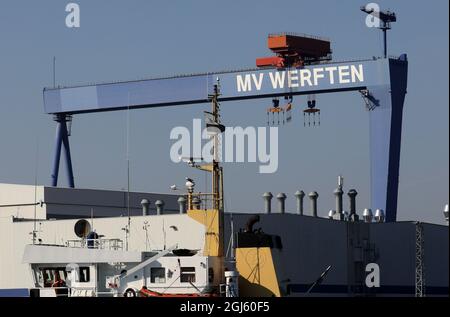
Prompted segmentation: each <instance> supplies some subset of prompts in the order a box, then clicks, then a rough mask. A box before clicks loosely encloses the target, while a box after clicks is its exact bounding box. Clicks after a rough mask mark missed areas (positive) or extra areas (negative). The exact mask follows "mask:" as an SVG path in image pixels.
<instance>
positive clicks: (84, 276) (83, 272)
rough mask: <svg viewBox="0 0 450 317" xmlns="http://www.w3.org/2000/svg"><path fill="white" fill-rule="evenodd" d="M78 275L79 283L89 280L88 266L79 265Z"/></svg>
mask: <svg viewBox="0 0 450 317" xmlns="http://www.w3.org/2000/svg"><path fill="white" fill-rule="evenodd" d="M78 276H79V282H80V283H87V282H89V281H90V272H89V267H87V266H83V267H80V270H79V272H78Z"/></svg>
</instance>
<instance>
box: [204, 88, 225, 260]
mask: <svg viewBox="0 0 450 317" xmlns="http://www.w3.org/2000/svg"><path fill="white" fill-rule="evenodd" d="M219 96H220V83H219V79H217V82H216V84H214V89H213V93H212V94H210V95H208V98H209V99H210V101H211V113H210V115H211V117H210V121H209V122H208V121H207V122H206V129H207V131H208V133H209V134H210V138H211V139H212V140H213V159H212V168H211V174H212V175H211V176H212V182H211V183H212V209H213V210H214V209H215V210H217V211H218V215H219V232H218V234H219V236H218V238H219V250H220V251H219V256H223V250H224V246H223V245H224V241H223V240H224V235H223V230H224V228H223V223H224V214H223V213H224V204H223V169H222V167H221V166H220V159H219V150H220V139H219V135H220V133H222V132H223V131H224V130H225V127H224V126H223V125H222V124H221V123H220V105H219Z"/></svg>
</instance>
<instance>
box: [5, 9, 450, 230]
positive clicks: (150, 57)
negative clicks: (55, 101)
mask: <svg viewBox="0 0 450 317" xmlns="http://www.w3.org/2000/svg"><path fill="white" fill-rule="evenodd" d="M69 2H70V1H63V0H52V1H51V0H41V1H23V0H1V1H0V149H1V151H0V182H11V183H25V184H33V183H34V171H35V166H36V163H35V161H36V160H35V157H36V144H37V143H39V157H38V158H39V159H38V182H39V183H40V184H47V185H48V184H49V183H50V169H51V164H52V155H53V152H52V151H53V143H54V133H55V131H54V129H55V123H54V122H53V121H52V118H51V117H50V116H48V115H46V114H44V110H43V101H42V89H43V87H45V86H51V84H52V67H51V65H52V58H53V56H56V57H57V83H58V84H61V85H64V84H67V85H71V84H79V83H87V82H103V81H118V80H128V79H138V78H145V77H153V76H159V75H170V74H183V73H195V72H203V71H215V70H226V69H237V68H246V67H253V66H254V63H255V58H256V57H260V56H265V55H270V52H269V51H268V49H267V48H266V36H267V34H268V33H274V32H280V31H291V32H302V33H308V34H313V35H321V36H326V37H329V38H330V39H331V40H332V48H333V57H334V59H335V60H349V59H358V58H366V57H371V56H380V55H381V48H382V46H381V34H380V31H378V30H376V29H369V28H367V27H366V26H365V23H364V19H365V16H364V15H363V14H362V13H361V12H360V11H359V7H360V5H362V4H365V2H363V1H337V0H336V1H323V0H322V1H317V0H315V1H312V0H311V1H306V0H305V1H266V0H262V1H211V0H209V1H169V0H165V1H143V0H142V1H139V0H134V1H118V0H114V1H112V0H108V1H106V0H96V1H88V0H79V1H73V2H76V3H78V4H79V5H80V7H81V28H79V29H68V28H66V26H65V17H66V12H65V11H64V9H65V6H66V4H67V3H69ZM378 3H379V4H380V5H381V7H382V8H384V9H387V8H389V9H392V10H394V11H396V13H397V16H398V22H397V23H395V24H393V30H392V31H390V33H389V53H390V54H393V55H399V54H401V53H407V54H408V57H409V62H410V64H409V65H410V69H409V85H408V86H409V87H408V94H407V97H406V104H405V110H404V126H403V140H402V152H401V167H400V188H399V219H400V220H416V219H419V220H424V221H429V222H435V223H443V216H442V209H443V206H444V204H445V203H447V202H448V189H449V188H448V187H449V186H448V184H449V181H448V176H449V147H448V144H449V130H448V120H449V119H448V118H449V113H448V109H449V91H448V86H449V65H448V63H449V49H448V47H449V46H448V36H449V34H448V27H449V25H448V24H449V17H448V9H449V8H448V6H449V2H448V1H447V0H436V1H433V2H432V4H431V3H430V2H426V1H406V0H402V1H400V0H399V1H378ZM269 102H270V100H257V101H243V102H229V103H226V104H224V105H223V107H222V114H223V117H224V120H225V123H226V124H228V125H235V126H238V125H240V126H243V127H245V126H264V125H265V124H266V112H265V109H266V108H267V106H268V104H269ZM305 103H306V100H305V99H304V98H296V99H295V100H294V104H295V106H296V107H295V113H294V121H293V122H292V124H290V125H289V126H285V127H284V128H282V129H280V166H279V169H278V172H277V173H276V174H270V175H261V174H258V166H257V165H256V164H236V163H235V164H226V165H225V169H226V174H225V186H226V196H227V199H226V204H227V209H228V210H242V211H259V210H261V208H262V198H261V194H262V193H263V192H264V191H272V192H273V193H274V194H276V193H278V192H285V193H286V194H287V195H288V200H287V208H288V209H290V210H293V209H294V208H295V201H294V197H293V195H292V194H293V193H294V192H295V191H296V190H297V189H303V190H304V191H305V192H309V191H312V190H316V191H318V192H319V194H320V197H319V209H320V215H322V216H325V214H326V213H327V211H328V210H329V209H331V208H333V206H334V197H333V194H332V192H333V189H334V188H335V187H336V178H337V175H339V174H342V175H344V178H345V189H346V190H348V189H350V188H356V189H357V190H358V191H359V193H360V194H359V196H358V202H357V204H358V207H359V209H362V208H365V207H366V206H368V204H369V192H368V190H369V168H368V167H369V147H368V140H369V135H368V113H367V112H366V110H365V109H364V104H363V102H362V99H361V98H360V96H359V95H358V94H357V93H354V92H353V93H350V92H349V93H342V94H330V95H323V96H322V95H321V96H318V106H319V108H320V109H321V110H322V125H321V127H320V128H315V129H308V128H304V127H303V124H302V123H303V122H302V118H301V115H300V111H301V110H300V109H303V107H304V106H305ZM206 107H207V106H206V105H198V106H189V107H175V108H159V109H155V110H138V111H133V112H131V114H130V122H131V136H130V137H131V142H130V157H131V167H132V168H131V189H132V190H142V191H156V192H167V191H168V187H169V186H170V185H171V184H174V183H177V184H179V185H181V184H182V183H183V179H184V177H185V176H188V175H189V176H192V177H195V178H196V179H198V183H200V188H202V187H204V185H203V184H202V183H203V182H202V181H201V180H204V178H205V176H204V175H202V174H201V172H197V171H195V170H191V169H189V168H188V167H186V166H185V165H182V164H178V165H176V164H174V163H172V162H171V161H170V159H169V149H170V146H171V144H172V143H171V142H170V140H169V133H170V130H171V129H172V128H173V127H174V126H177V125H184V126H187V127H190V126H191V124H192V118H194V117H201V116H202V112H203V110H205V109H206ZM71 146H72V154H73V164H74V169H75V182H76V185H77V186H78V187H88V188H91V187H94V188H107V189H121V188H126V184H127V173H126V113H125V112H113V113H104V114H91V115H79V116H76V117H75V120H74V123H73V130H72V136H71ZM62 168H64V167H63V166H62ZM60 183H61V184H63V185H65V184H66V178H65V174H64V169H61V179H60ZM346 203H347V202H346Z"/></svg>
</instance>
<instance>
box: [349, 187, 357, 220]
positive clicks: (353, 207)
mask: <svg viewBox="0 0 450 317" xmlns="http://www.w3.org/2000/svg"><path fill="white" fill-rule="evenodd" d="M347 195H348V198H349V200H350V215H349V220H350V221H358V220H359V216H358V214H357V213H356V195H358V192H357V191H356V190H355V189H350V190H349V191H348V193H347Z"/></svg>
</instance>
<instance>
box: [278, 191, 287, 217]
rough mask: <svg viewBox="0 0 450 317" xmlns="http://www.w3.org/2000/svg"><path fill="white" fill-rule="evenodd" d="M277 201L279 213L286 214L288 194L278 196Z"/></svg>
mask: <svg viewBox="0 0 450 317" xmlns="http://www.w3.org/2000/svg"><path fill="white" fill-rule="evenodd" d="M277 200H278V212H279V213H280V214H284V212H285V210H286V208H285V207H286V194H285V193H279V194H278V195H277Z"/></svg>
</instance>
